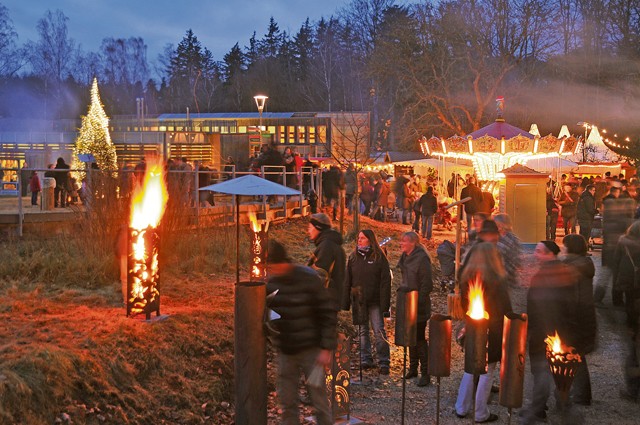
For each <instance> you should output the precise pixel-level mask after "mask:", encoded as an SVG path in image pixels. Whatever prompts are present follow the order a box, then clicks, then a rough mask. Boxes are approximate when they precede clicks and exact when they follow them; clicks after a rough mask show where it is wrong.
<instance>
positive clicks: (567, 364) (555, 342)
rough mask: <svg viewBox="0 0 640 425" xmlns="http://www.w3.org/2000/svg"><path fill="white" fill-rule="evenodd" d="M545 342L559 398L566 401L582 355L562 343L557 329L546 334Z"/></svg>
mask: <svg viewBox="0 0 640 425" xmlns="http://www.w3.org/2000/svg"><path fill="white" fill-rule="evenodd" d="M544 342H545V343H546V344H547V350H546V351H547V361H548V362H549V368H550V369H551V374H552V375H553V380H554V381H555V383H556V388H557V389H558V393H559V395H560V400H561V401H562V402H563V403H566V402H567V401H568V399H569V390H570V389H571V384H572V383H573V378H574V377H575V375H576V370H577V369H578V366H579V364H580V363H581V362H582V357H581V356H580V354H578V353H577V352H576V349H575V348H573V347H569V346H567V345H565V344H563V343H562V340H561V339H560V336H559V335H558V331H556V332H555V335H553V336H552V335H548V336H547V338H546V339H545V340H544Z"/></svg>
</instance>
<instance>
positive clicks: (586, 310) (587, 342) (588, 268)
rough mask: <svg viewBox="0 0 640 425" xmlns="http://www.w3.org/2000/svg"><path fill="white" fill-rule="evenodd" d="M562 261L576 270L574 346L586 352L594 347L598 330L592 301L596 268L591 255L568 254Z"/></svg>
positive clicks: (581, 351)
mask: <svg viewBox="0 0 640 425" xmlns="http://www.w3.org/2000/svg"><path fill="white" fill-rule="evenodd" d="M563 263H565V264H568V265H569V266H571V267H574V268H575V270H576V271H577V272H578V286H577V288H576V289H577V292H576V299H577V303H578V305H577V309H576V315H577V321H578V323H579V324H580V326H579V327H578V334H577V335H576V342H575V344H576V345H575V347H576V349H577V350H578V351H579V352H580V353H584V354H588V353H590V352H592V351H593V350H594V348H595V344H596V332H597V330H598V325H597V322H596V307H595V304H594V301H593V276H594V275H595V273H596V268H595V266H594V265H593V261H592V260H591V257H586V256H583V255H576V254H568V255H567V256H566V258H565V259H564V260H563Z"/></svg>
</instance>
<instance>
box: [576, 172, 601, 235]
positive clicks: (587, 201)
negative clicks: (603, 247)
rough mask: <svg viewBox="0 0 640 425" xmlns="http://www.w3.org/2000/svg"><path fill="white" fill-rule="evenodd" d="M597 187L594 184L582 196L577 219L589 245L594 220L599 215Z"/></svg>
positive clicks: (581, 232)
mask: <svg viewBox="0 0 640 425" xmlns="http://www.w3.org/2000/svg"><path fill="white" fill-rule="evenodd" d="M595 193H596V187H595V186H594V185H592V184H589V185H587V187H586V188H585V191H584V192H582V195H580V200H579V201H578V210H577V218H578V225H579V226H580V234H581V235H582V237H583V238H584V240H585V241H587V245H588V243H589V238H591V228H592V227H593V218H594V217H595V216H596V214H597V213H598V210H597V209H596V199H595V197H594V196H595Z"/></svg>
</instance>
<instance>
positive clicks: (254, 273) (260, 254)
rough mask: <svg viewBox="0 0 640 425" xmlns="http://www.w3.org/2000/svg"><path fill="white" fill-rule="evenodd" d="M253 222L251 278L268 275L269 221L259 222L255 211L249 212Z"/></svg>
mask: <svg viewBox="0 0 640 425" xmlns="http://www.w3.org/2000/svg"><path fill="white" fill-rule="evenodd" d="M249 221H250V222H251V231H252V232H251V276H250V277H251V280H252V281H254V280H255V281H257V280H261V279H263V278H264V277H265V276H266V247H267V229H268V228H269V222H264V223H259V222H258V219H257V217H256V214H255V212H253V211H250V212H249Z"/></svg>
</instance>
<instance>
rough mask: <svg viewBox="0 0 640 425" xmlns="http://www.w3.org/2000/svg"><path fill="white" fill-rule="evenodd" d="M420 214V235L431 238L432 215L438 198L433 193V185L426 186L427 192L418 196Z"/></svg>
mask: <svg viewBox="0 0 640 425" xmlns="http://www.w3.org/2000/svg"><path fill="white" fill-rule="evenodd" d="M418 202H419V204H420V215H421V216H422V237H423V238H427V240H430V239H431V232H432V229H433V216H434V215H435V213H436V212H437V211H438V199H437V198H436V197H435V195H434V194H433V187H431V186H429V187H428V188H427V193H425V194H424V195H422V196H421V197H420V200H419V201H418Z"/></svg>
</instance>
